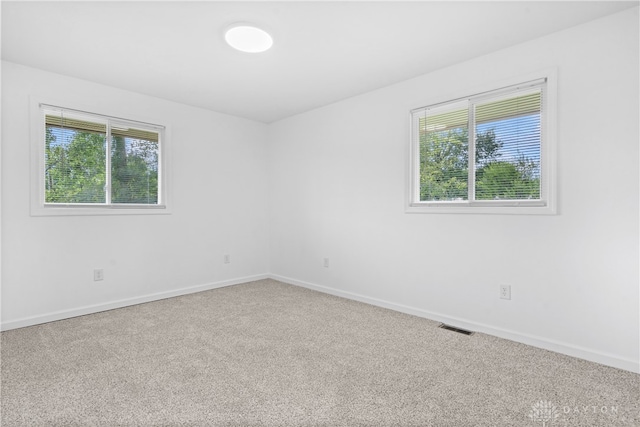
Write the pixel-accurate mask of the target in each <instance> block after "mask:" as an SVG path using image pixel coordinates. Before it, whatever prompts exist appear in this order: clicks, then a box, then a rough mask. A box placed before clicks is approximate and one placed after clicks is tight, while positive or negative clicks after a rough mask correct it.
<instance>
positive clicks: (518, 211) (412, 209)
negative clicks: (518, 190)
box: [405, 202, 556, 215]
mask: <svg viewBox="0 0 640 427" xmlns="http://www.w3.org/2000/svg"><path fill="white" fill-rule="evenodd" d="M405 213H418V214H475V215H478V214H486V215H555V214H556V210H555V207H554V206H550V205H548V204H546V205H545V204H541V203H539V202H538V203H537V204H524V203H523V204H520V205H511V204H510V205H497V204H475V203H474V204H469V203H456V202H452V203H451V202H450V203H411V204H409V205H408V206H407V207H406V209H405Z"/></svg>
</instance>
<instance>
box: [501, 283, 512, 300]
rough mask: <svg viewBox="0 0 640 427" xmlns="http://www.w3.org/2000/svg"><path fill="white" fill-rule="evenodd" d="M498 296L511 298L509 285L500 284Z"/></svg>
mask: <svg viewBox="0 0 640 427" xmlns="http://www.w3.org/2000/svg"><path fill="white" fill-rule="evenodd" d="M500 298H502V299H511V285H500Z"/></svg>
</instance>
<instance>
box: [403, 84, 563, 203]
mask: <svg viewBox="0 0 640 427" xmlns="http://www.w3.org/2000/svg"><path fill="white" fill-rule="evenodd" d="M546 98H547V79H546V78H545V79H540V80H536V81H531V82H527V83H523V84H518V85H515V86H510V87H506V88H503V89H499V90H494V91H490V92H485V93H482V94H478V95H474V96H469V97H466V98H463V99H457V100H454V101H450V102H445V103H441V104H437V105H433V106H429V107H423V108H418V109H416V110H413V111H412V112H411V135H412V137H411V150H410V151H411V174H410V175H411V182H410V185H409V187H410V190H409V192H410V197H409V209H408V211H409V212H447V213H449V212H484V213H553V212H552V211H553V206H552V205H553V203H552V198H551V190H552V188H551V178H552V177H551V171H552V169H551V165H550V163H551V159H550V155H551V148H550V145H551V144H550V141H551V138H550V137H549V132H548V123H547V117H548V111H547V109H548V108H546V106H547V105H548V103H547V99H546Z"/></svg>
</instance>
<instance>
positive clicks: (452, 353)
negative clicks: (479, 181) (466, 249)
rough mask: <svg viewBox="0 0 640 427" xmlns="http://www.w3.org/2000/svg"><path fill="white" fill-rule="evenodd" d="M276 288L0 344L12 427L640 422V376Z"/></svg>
mask: <svg viewBox="0 0 640 427" xmlns="http://www.w3.org/2000/svg"><path fill="white" fill-rule="evenodd" d="M437 326H438V323H436V322H433V321H430V320H427V319H423V318H419V317H414V316H410V315H406V314H402V313H398V312H394V311H391V310H386V309H382V308H378V307H374V306H371V305H367V304H362V303H359V302H355V301H350V300H346V299H342V298H338V297H334V296H331V295H326V294H322V293H318V292H314V291H311V290H308V289H303V288H299V287H295V286H290V285H287V284H283V283H280V282H277V281H274V280H261V281H257V282H252V283H246V284H241V285H235V286H230V287H226V288H220V289H215V290H211V291H206V292H200V293H196V294H191V295H186V296H181V297H177V298H170V299H166V300H161V301H156V302H152V303H147V304H140V305H136V306H131V307H127V308H122V309H117V310H111V311H106V312H102V313H97V314H92V315H88V316H82V317H76V318H73V319H68V320H62V321H58V322H52V323H47V324H43V325H37V326H32V327H28V328H22V329H16V330H11V331H6V332H3V333H2V334H1V338H2V339H1V345H2V346H1V349H0V350H1V356H2V359H1V371H2V376H1V380H2V383H1V390H0V391H1V395H0V400H1V409H2V415H1V421H2V426H3V427H9V426H327V427H329V426H331V427H333V426H376V427H383V426H452V427H465V426H474V427H475V426H545V427H551V426H581V427H582V426H640V408H639V406H640V404H639V401H640V375H638V374H634V373H631V372H627V371H623V370H619V369H615V368H611V367H607V366H603V365H599V364H596V363H591V362H587V361H584V360H580V359H576V358H572V357H568V356H564V355H561V354H557V353H553V352H549V351H545V350H541V349H538V348H534V347H530V346H527V345H523V344H519V343H514V342H511V341H507V340H503V339H499V338H495V337H492V336H489V335H484V334H480V333H476V334H473V335H471V336H466V335H462V334H458V333H456V332H452V331H448V330H444V329H440V328H438V327H437Z"/></svg>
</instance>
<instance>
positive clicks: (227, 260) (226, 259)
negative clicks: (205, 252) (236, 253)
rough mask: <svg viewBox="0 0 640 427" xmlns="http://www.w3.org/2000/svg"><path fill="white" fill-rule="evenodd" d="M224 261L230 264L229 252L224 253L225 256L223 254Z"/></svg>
mask: <svg viewBox="0 0 640 427" xmlns="http://www.w3.org/2000/svg"><path fill="white" fill-rule="evenodd" d="M224 263H225V264H230V263H231V255H229V254H225V256H224Z"/></svg>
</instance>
